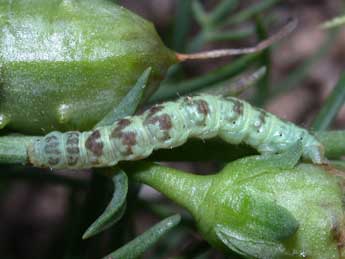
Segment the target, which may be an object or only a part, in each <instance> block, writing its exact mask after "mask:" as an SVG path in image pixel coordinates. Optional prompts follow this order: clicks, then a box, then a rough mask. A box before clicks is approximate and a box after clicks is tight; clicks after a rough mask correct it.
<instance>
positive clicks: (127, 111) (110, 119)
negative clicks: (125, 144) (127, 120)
mask: <svg viewBox="0 0 345 259" xmlns="http://www.w3.org/2000/svg"><path fill="white" fill-rule="evenodd" d="M151 70H152V69H151V67H149V68H147V69H146V70H145V71H144V73H143V74H142V75H141V76H140V77H139V79H138V80H137V82H136V84H135V85H134V87H133V88H132V89H131V90H130V91H129V93H128V94H127V95H126V96H125V97H124V98H123V100H122V101H121V103H120V104H119V105H117V106H116V107H115V108H114V109H113V110H112V111H110V112H109V113H108V114H107V115H106V116H105V117H104V118H103V119H102V120H101V121H100V122H99V123H97V125H96V126H95V127H101V126H107V125H111V124H113V123H114V122H115V121H116V120H118V119H120V118H123V117H125V116H130V115H133V114H134V113H135V111H136V110H137V108H138V106H139V104H140V102H141V99H142V96H143V93H144V90H145V88H146V84H147V82H148V79H149V77H150V73H151Z"/></svg>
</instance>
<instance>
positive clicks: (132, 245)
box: [104, 214, 181, 259]
mask: <svg viewBox="0 0 345 259" xmlns="http://www.w3.org/2000/svg"><path fill="white" fill-rule="evenodd" d="M180 220H181V216H180V215H178V214H176V215H174V216H171V217H169V218H166V219H164V220H162V221H161V222H159V223H158V224H156V225H155V226H153V227H152V228H150V229H149V230H147V231H146V232H145V233H143V234H141V235H140V236H138V237H137V238H135V239H134V240H132V241H131V242H129V243H128V244H126V245H125V246H123V247H121V248H120V249H118V250H116V251H115V252H113V253H111V254H109V255H107V256H105V257H104V259H134V258H138V257H139V256H141V255H142V254H143V253H144V252H145V251H147V250H148V249H149V248H151V247H152V246H153V245H154V244H156V243H157V242H158V240H159V239H160V238H161V237H162V236H163V235H165V234H166V233H168V232H169V231H170V230H171V229H172V228H174V227H175V226H176V225H177V224H178V223H179V222H180Z"/></svg>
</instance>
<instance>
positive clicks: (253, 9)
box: [224, 0, 280, 25]
mask: <svg viewBox="0 0 345 259" xmlns="http://www.w3.org/2000/svg"><path fill="white" fill-rule="evenodd" d="M279 1H280V0H264V1H259V2H258V3H257V4H253V5H251V6H250V7H248V8H246V9H245V10H243V11H241V12H238V13H237V14H235V15H232V16H230V18H229V19H228V20H226V21H225V22H224V24H227V25H230V24H238V23H241V22H244V21H246V20H248V19H250V18H251V17H253V16H255V15H257V14H260V13H262V12H264V11H265V10H267V9H268V8H271V7H272V6H273V5H275V4H276V3H278V2H279Z"/></svg>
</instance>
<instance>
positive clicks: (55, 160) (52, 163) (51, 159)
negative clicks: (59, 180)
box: [48, 157, 60, 166]
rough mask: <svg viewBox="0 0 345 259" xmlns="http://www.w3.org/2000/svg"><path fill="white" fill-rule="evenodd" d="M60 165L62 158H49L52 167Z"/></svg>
mask: <svg viewBox="0 0 345 259" xmlns="http://www.w3.org/2000/svg"><path fill="white" fill-rule="evenodd" d="M58 163H60V158H58V157H49V158H48V164H49V165H50V166H55V165H57V164H58Z"/></svg>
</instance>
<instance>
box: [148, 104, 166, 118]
mask: <svg viewBox="0 0 345 259" xmlns="http://www.w3.org/2000/svg"><path fill="white" fill-rule="evenodd" d="M162 110H164V106H163V105H155V106H153V107H151V108H150V109H149V110H148V114H147V117H152V116H153V115H155V114H156V113H158V112H160V111H162Z"/></svg>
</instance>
